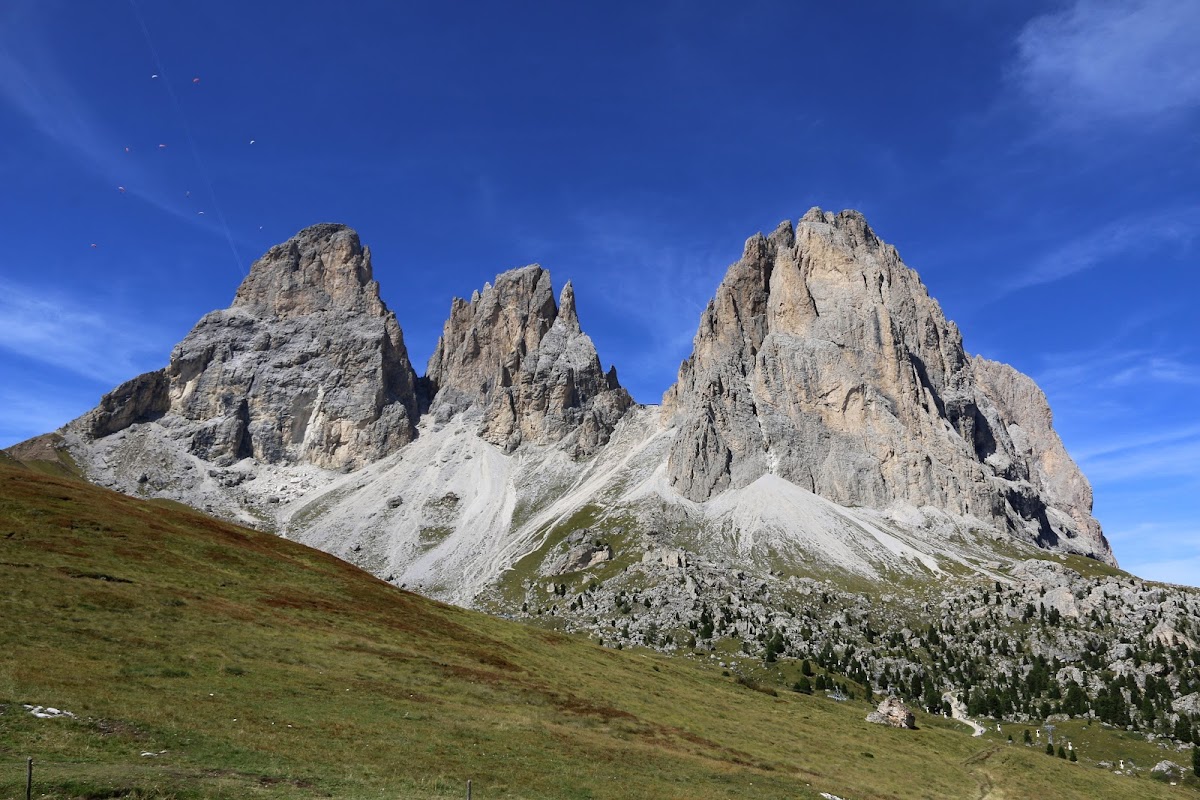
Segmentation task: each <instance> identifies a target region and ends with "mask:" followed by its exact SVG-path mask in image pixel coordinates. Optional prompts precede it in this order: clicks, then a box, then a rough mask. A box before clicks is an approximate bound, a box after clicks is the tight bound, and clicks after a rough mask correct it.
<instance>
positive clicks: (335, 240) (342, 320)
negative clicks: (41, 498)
mask: <svg viewBox="0 0 1200 800" xmlns="http://www.w3.org/2000/svg"><path fill="white" fill-rule="evenodd" d="M419 411H420V409H419V404H418V398H417V376H416V373H415V372H414V371H413V368H412V365H411V364H410V363H409V360H408V353H407V351H406V350H405V347H404V337H403V335H402V333H401V331H400V326H399V324H398V323H397V322H396V317H395V316H394V315H393V314H392V312H390V311H388V309H387V308H386V306H384V304H383V302H382V301H381V300H380V299H379V286H378V284H377V283H376V282H375V281H374V280H373V278H372V277H371V252H370V250H369V249H367V248H364V247H363V246H362V245H361V244H360V243H359V239H358V235H357V234H356V233H355V232H354V231H352V230H351V229H350V228H347V227H345V226H344V225H332V224H325V225H314V226H313V227H310V228H305V229H304V230H302V231H300V233H298V234H297V235H296V236H295V237H293V238H292V239H290V240H288V241H287V242H284V243H283V244H281V245H277V246H276V247H273V248H271V249H270V250H269V251H268V252H267V253H266V255H264V256H263V257H262V258H260V259H259V260H258V261H256V262H255V263H254V265H253V266H252V267H251V269H250V274H249V276H248V277H247V278H246V279H245V280H244V281H243V282H242V285H241V286H240V287H239V288H238V291H237V295H236V296H235V298H234V301H233V305H232V306H230V307H229V308H227V309H225V310H222V311H214V312H212V313H210V314H207V315H205V316H204V317H203V318H202V319H201V320H200V321H199V322H198V323H197V324H196V327H195V328H193V329H192V331H191V333H189V334H188V335H187V337H186V338H185V339H184V340H183V341H182V342H180V343H179V344H178V345H176V347H175V349H174V350H173V351H172V353H171V360H170V364H169V365H168V366H167V367H166V368H165V369H162V370H158V371H156V372H150V373H146V374H145V375H140V376H138V377H136V378H134V379H133V380H131V381H128V382H126V383H124V384H122V385H121V386H119V387H117V388H116V389H114V390H113V391H112V392H110V393H109V394H107V395H105V396H104V398H103V399H102V400H101V401H100V405H99V406H98V407H97V408H96V409H94V410H92V411H91V412H89V413H88V414H86V415H84V416H83V417H81V418H80V419H78V420H76V421H75V422H73V423H71V424H70V426H69V428H71V429H73V430H75V431H77V432H79V433H81V434H83V435H84V436H86V437H88V438H92V439H95V438H100V437H104V436H109V435H111V434H114V433H117V432H118V431H121V430H124V429H125V428H127V427H129V426H130V425H132V424H134V423H138V422H147V421H151V420H159V421H160V424H161V427H162V430H163V431H164V432H165V433H166V435H167V436H169V437H171V438H173V439H175V440H176V441H178V442H180V443H181V444H182V445H183V446H184V447H186V449H187V450H188V451H189V452H191V453H192V454H194V455H196V456H198V457H199V458H201V459H203V460H205V461H209V462H211V463H214V464H217V465H222V466H224V465H228V464H231V463H233V462H235V461H238V460H240V459H242V458H248V457H253V458H255V459H258V460H259V461H262V462H265V463H272V464H273V463H310V464H314V465H316V466H320V467H325V468H328V469H353V468H357V467H360V466H362V465H363V464H366V463H369V462H371V461H374V460H376V459H379V458H381V457H383V456H385V455H387V454H388V453H391V452H393V451H394V450H396V449H398V448H400V447H403V446H404V445H405V444H407V443H408V442H410V441H412V439H413V436H414V435H415V430H416V429H415V425H416V421H417V416H418V413H419Z"/></svg>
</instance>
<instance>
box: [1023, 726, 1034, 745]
mask: <svg viewBox="0 0 1200 800" xmlns="http://www.w3.org/2000/svg"><path fill="white" fill-rule="evenodd" d="M1024 739H1025V744H1033V736H1032V735H1031V734H1030V733H1029V728H1026V729H1025V736H1024Z"/></svg>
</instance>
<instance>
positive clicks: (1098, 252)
mask: <svg viewBox="0 0 1200 800" xmlns="http://www.w3.org/2000/svg"><path fill="white" fill-rule="evenodd" d="M1198 230H1200V206H1187V207H1184V208H1177V209H1168V210H1165V211H1161V212H1159V213H1156V214H1150V215H1146V214H1137V215H1131V216H1128V217H1125V218H1123V219H1119V220H1116V221H1114V222H1111V223H1109V224H1107V225H1104V226H1103V227H1101V228H1098V229H1095V230H1092V231H1089V232H1088V233H1086V234H1084V235H1082V236H1078V237H1076V238H1075V239H1073V240H1071V241H1069V242H1067V243H1066V244H1064V245H1061V246H1059V247H1056V248H1055V249H1054V250H1051V251H1050V252H1048V253H1046V254H1044V255H1042V256H1041V257H1040V258H1037V259H1036V260H1035V261H1034V262H1033V265H1032V266H1030V267H1029V268H1028V269H1026V270H1025V271H1024V272H1021V273H1019V274H1017V275H1016V276H1015V277H1013V278H1011V279H1010V280H1008V281H1007V282H1006V283H1005V284H1004V285H1003V286H1002V287H1001V294H1002V295H1004V294H1009V293H1012V292H1015V291H1018V290H1021V289H1027V288H1029V287H1031V286H1038V285H1040V284H1044V283H1050V282H1052V281H1057V280H1060V279H1062V278H1066V277H1068V276H1070V275H1075V274H1077V273H1080V272H1084V271H1086V270H1089V269H1092V268H1094V267H1097V266H1100V265H1101V264H1104V263H1106V262H1110V261H1113V260H1115V259H1118V258H1121V257H1123V256H1128V255H1131V254H1134V253H1136V254H1137V255H1139V256H1140V257H1145V255H1146V254H1147V253H1149V252H1154V251H1159V250H1163V249H1165V248H1169V247H1171V246H1175V247H1178V248H1187V247H1190V246H1191V244H1192V242H1193V241H1195V239H1196V237H1197V235H1200V234H1198V233H1197V231H1198Z"/></svg>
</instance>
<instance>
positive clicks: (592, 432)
mask: <svg viewBox="0 0 1200 800" xmlns="http://www.w3.org/2000/svg"><path fill="white" fill-rule="evenodd" d="M427 374H428V378H429V381H430V384H431V386H432V387H433V388H434V390H435V391H436V393H437V394H436V395H435V399H434V402H433V407H432V411H433V412H434V413H436V414H438V415H439V417H442V418H447V417H449V416H452V415H454V414H456V413H460V412H465V411H468V410H473V411H475V412H478V413H480V414H481V416H482V420H481V422H480V427H479V433H480V435H481V436H483V437H484V438H485V439H487V440H488V441H490V442H493V443H495V444H498V445H500V446H502V447H504V448H505V449H506V450H510V451H511V450H513V449H515V448H516V447H517V446H519V445H520V444H521V443H523V442H531V443H538V444H546V443H550V442H562V443H563V445H564V446H565V447H567V448H568V449H571V450H572V451H573V452H574V453H575V454H577V455H589V454H591V453H593V452H595V450H596V449H597V448H598V447H600V446H602V445H603V444H604V443H605V442H607V441H608V437H609V434H610V433H611V432H612V429H613V427H614V426H615V425H616V423H617V421H618V420H619V419H620V417H621V416H622V415H623V414H624V413H625V411H626V409H628V408H629V406H630V405H632V403H633V401H632V399H631V398H630V397H629V393H628V392H626V391H625V389H623V388H622V387H621V386H620V384H619V383H617V381H616V372H615V371H610V374H609V375H606V374H605V373H604V371H603V370H602V369H601V367H600V359H599V358H598V357H597V354H596V348H595V345H593V344H592V340H591V339H590V338H589V337H588V336H587V334H585V333H583V331H582V330H581V329H580V326H579V317H578V315H577V313H576V309H575V290H574V288H573V287H572V285H571V284H570V283H569V282H568V283H567V285H566V286H564V287H563V290H562V294H561V295H560V302H559V304H558V305H556V304H555V302H554V295H553V293H552V290H551V283H550V273H548V272H546V271H545V270H544V269H542V268H541V267H540V266H538V265H536V264H533V265H531V266H528V267H522V268H520V269H515V270H510V271H509V272H505V273H503V274H501V275H497V276H496V281H495V284H494V285H492V284H487V285H485V286H484V288H483V290H482V291H481V292H476V293H475V294H473V295H472V298H471V301H470V302H469V303H468V302H467V301H465V300H461V299H458V298H456V299H455V300H454V301H453V303H452V304H451V308H450V319H448V320H447V321H446V324H445V326H444V328H443V331H442V336H441V338H440V339H439V340H438V344H437V348H436V349H435V350H434V354H433V356H432V358H430V361H429V369H428V373H427Z"/></svg>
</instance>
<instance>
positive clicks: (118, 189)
mask: <svg viewBox="0 0 1200 800" xmlns="http://www.w3.org/2000/svg"><path fill="white" fill-rule="evenodd" d="M117 191H118V192H120V193H121V194H125V187H124V186H118V187H117Z"/></svg>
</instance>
